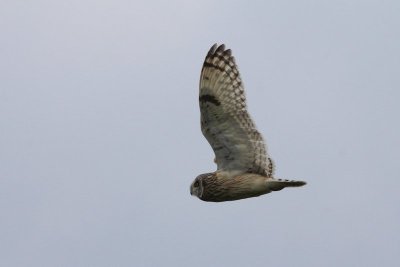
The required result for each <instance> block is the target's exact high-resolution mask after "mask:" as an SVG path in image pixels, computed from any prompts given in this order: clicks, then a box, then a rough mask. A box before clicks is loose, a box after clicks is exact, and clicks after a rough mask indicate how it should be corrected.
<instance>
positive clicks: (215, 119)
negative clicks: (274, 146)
mask: <svg viewBox="0 0 400 267" xmlns="http://www.w3.org/2000/svg"><path fill="white" fill-rule="evenodd" d="M199 102H200V113H201V130H202V132H203V135H204V136H205V137H206V139H207V141H208V142H209V143H210V145H211V147H212V148H213V150H214V153H215V156H216V163H217V166H218V170H221V171H240V172H243V173H245V172H249V173H257V174H261V175H265V176H267V177H272V175H273V169H274V166H273V163H272V160H271V158H269V157H268V155H267V153H266V146H265V144H264V140H263V138H262V136H261V134H260V133H259V132H258V131H257V129H256V127H255V125H254V123H253V121H252V120H251V118H250V116H249V114H248V113H247V110H246V97H245V94H244V88H243V84H242V80H241V79H240V75H239V71H238V68H237V66H236V63H235V59H234V57H233V56H232V52H231V50H230V49H227V50H225V46H224V45H220V46H219V47H217V44H215V45H214V46H212V47H211V49H210V51H209V52H208V54H207V56H206V59H205V61H204V64H203V68H202V70H201V76H200V96H199Z"/></svg>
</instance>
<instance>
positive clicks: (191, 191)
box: [190, 187, 193, 196]
mask: <svg viewBox="0 0 400 267" xmlns="http://www.w3.org/2000/svg"><path fill="white" fill-rule="evenodd" d="M190 194H191V195H192V196H193V188H192V187H190Z"/></svg>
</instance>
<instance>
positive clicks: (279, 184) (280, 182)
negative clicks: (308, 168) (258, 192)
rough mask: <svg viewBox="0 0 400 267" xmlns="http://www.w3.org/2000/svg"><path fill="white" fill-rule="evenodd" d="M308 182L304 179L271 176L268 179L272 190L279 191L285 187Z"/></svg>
mask: <svg viewBox="0 0 400 267" xmlns="http://www.w3.org/2000/svg"><path fill="white" fill-rule="evenodd" d="M305 184H307V183H306V182H304V181H295V180H286V179H277V178H270V179H268V180H267V187H268V188H269V189H270V190H271V191H279V190H282V189H283V188H285V187H299V186H303V185H305Z"/></svg>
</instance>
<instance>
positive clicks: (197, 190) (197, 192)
mask: <svg viewBox="0 0 400 267" xmlns="http://www.w3.org/2000/svg"><path fill="white" fill-rule="evenodd" d="M212 175H213V174H212V173H204V174H200V175H199V176H197V177H196V179H194V181H193V183H192V184H191V185H190V194H191V195H192V196H196V197H198V198H200V199H202V197H203V194H204V190H205V187H206V185H207V182H206V180H207V178H210V177H211V176H212Z"/></svg>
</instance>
